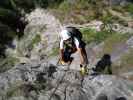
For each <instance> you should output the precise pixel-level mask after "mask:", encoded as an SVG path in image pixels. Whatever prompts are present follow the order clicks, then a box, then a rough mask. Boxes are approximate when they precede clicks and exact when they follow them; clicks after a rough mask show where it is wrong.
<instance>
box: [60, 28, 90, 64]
mask: <svg viewBox="0 0 133 100" xmlns="http://www.w3.org/2000/svg"><path fill="white" fill-rule="evenodd" d="M60 37H61V41H60V61H61V64H63V65H64V64H67V63H69V61H70V59H71V54H72V53H75V52H76V51H78V52H79V54H80V64H81V65H84V66H86V65H88V58H87V54H86V50H85V45H86V44H85V43H84V42H83V40H82V34H81V32H80V31H79V30H78V29H77V28H75V27H66V28H65V29H63V30H62V31H61V33H60Z"/></svg>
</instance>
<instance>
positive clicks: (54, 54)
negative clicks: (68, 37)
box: [49, 47, 59, 57]
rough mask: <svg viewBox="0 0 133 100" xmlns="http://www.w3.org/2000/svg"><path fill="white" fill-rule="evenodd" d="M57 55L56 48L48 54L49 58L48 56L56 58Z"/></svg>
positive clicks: (57, 49) (57, 50)
mask: <svg viewBox="0 0 133 100" xmlns="http://www.w3.org/2000/svg"><path fill="white" fill-rule="evenodd" d="M58 53H59V48H58V47H56V48H53V50H52V52H51V53H50V54H49V56H50V57H52V56H56V55H58Z"/></svg>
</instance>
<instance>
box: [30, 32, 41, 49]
mask: <svg viewBox="0 0 133 100" xmlns="http://www.w3.org/2000/svg"><path fill="white" fill-rule="evenodd" d="M40 41H41V36H40V35H39V34H37V35H36V36H35V37H34V38H33V39H32V41H31V42H30V44H29V47H30V48H31V49H33V48H34V45H35V44H37V43H39V42H40Z"/></svg>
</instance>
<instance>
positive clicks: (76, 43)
mask: <svg viewBox="0 0 133 100" xmlns="http://www.w3.org/2000/svg"><path fill="white" fill-rule="evenodd" d="M74 44H75V46H76V48H79V41H78V39H76V38H74ZM63 48H64V42H63V40H62V39H61V41H60V49H63Z"/></svg>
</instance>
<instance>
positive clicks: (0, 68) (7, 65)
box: [0, 57, 19, 73]
mask: <svg viewBox="0 0 133 100" xmlns="http://www.w3.org/2000/svg"><path fill="white" fill-rule="evenodd" d="M0 62H1V63H0V73H2V72H5V71H7V70H9V69H11V68H12V67H13V66H14V65H15V64H16V63H17V62H19V60H18V59H17V58H15V57H7V58H5V59H1V60H0Z"/></svg>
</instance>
